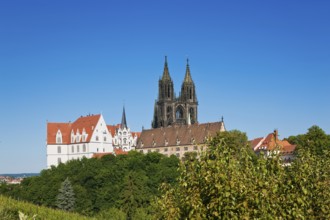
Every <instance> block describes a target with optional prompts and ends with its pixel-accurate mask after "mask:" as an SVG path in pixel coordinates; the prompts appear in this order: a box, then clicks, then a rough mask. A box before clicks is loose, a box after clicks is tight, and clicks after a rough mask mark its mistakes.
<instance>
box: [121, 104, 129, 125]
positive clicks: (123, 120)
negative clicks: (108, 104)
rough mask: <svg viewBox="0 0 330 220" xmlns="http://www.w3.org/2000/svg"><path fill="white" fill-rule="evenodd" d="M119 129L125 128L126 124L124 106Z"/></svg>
mask: <svg viewBox="0 0 330 220" xmlns="http://www.w3.org/2000/svg"><path fill="white" fill-rule="evenodd" d="M120 128H121V129H124V128H127V122H126V114H125V106H124V107H123V116H122V118H121V125H120Z"/></svg>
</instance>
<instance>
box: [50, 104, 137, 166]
mask: <svg viewBox="0 0 330 220" xmlns="http://www.w3.org/2000/svg"><path fill="white" fill-rule="evenodd" d="M139 135H140V133H139V132H131V131H130V128H129V127H128V126H127V122H126V114H125V108H124V109H123V115H122V122H121V124H118V125H116V126H115V125H107V124H106V122H105V120H104V118H103V116H102V115H101V114H99V115H88V116H85V117H83V116H81V117H80V118H78V119H77V120H76V121H75V122H73V123H71V122H69V123H47V168H50V167H51V166H53V165H54V166H57V165H58V164H60V163H66V162H67V161H69V160H74V159H81V158H83V157H86V158H92V157H96V158H97V157H100V155H102V156H103V155H107V154H114V155H118V154H122V153H123V152H127V151H130V150H132V149H135V146H136V144H137V139H138V136H139Z"/></svg>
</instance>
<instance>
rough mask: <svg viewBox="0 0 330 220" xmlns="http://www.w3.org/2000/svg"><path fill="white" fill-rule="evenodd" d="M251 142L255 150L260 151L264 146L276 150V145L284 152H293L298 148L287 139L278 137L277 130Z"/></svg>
mask: <svg viewBox="0 0 330 220" xmlns="http://www.w3.org/2000/svg"><path fill="white" fill-rule="evenodd" d="M250 144H251V147H252V148H253V150H254V151H258V150H260V149H262V148H264V149H266V150H274V149H275V148H276V147H279V149H280V151H281V152H282V153H291V152H293V151H294V150H295V148H296V145H292V144H290V143H289V142H288V141H286V140H280V139H278V135H277V131H275V132H274V133H270V134H268V135H267V136H266V137H265V138H256V139H254V140H252V141H250Z"/></svg>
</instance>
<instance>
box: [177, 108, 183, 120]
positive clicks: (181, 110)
mask: <svg viewBox="0 0 330 220" xmlns="http://www.w3.org/2000/svg"><path fill="white" fill-rule="evenodd" d="M175 117H176V119H183V109H182V107H181V106H179V107H178V108H177V109H176V112H175Z"/></svg>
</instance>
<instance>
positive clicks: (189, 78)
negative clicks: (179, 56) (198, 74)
mask: <svg viewBox="0 0 330 220" xmlns="http://www.w3.org/2000/svg"><path fill="white" fill-rule="evenodd" d="M186 82H187V83H192V82H193V80H192V78H191V75H190V68H189V59H187V67H186V75H185V76H184V83H186Z"/></svg>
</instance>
